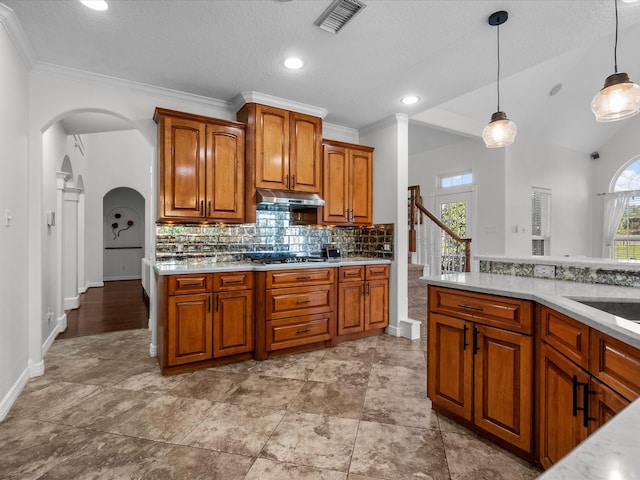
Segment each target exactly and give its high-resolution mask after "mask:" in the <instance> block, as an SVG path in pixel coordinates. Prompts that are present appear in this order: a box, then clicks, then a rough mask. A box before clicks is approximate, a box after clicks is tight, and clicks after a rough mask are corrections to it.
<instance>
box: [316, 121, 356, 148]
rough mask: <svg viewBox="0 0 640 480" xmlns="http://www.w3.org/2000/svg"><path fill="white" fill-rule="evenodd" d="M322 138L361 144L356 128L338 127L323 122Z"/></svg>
mask: <svg viewBox="0 0 640 480" xmlns="http://www.w3.org/2000/svg"><path fill="white" fill-rule="evenodd" d="M322 137H323V138H330V139H332V140H340V139H343V138H344V139H349V140H343V141H345V142H349V143H359V140H358V139H359V138H360V136H359V133H358V130H357V129H355V128H350V127H343V126H342V125H336V124H334V123H327V122H322Z"/></svg>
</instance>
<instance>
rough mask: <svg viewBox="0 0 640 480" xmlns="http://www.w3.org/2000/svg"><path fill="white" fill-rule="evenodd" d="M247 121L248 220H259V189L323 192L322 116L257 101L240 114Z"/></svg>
mask: <svg viewBox="0 0 640 480" xmlns="http://www.w3.org/2000/svg"><path fill="white" fill-rule="evenodd" d="M236 118H237V119H238V121H241V122H244V123H246V124H247V128H248V137H247V138H248V142H247V151H246V158H247V177H246V206H247V212H246V217H247V222H252V221H255V204H256V198H255V194H256V192H255V190H256V188H270V189H274V190H294V191H298V192H311V193H320V191H321V188H322V177H321V175H322V169H321V165H322V119H321V118H319V117H314V116H311V115H305V114H303V113H297V112H290V111H288V110H283V109H280V108H275V107H269V106H267V105H260V104H257V103H247V104H245V105H244V106H243V107H242V108H241V109H240V110H239V111H238V113H237V117H236Z"/></svg>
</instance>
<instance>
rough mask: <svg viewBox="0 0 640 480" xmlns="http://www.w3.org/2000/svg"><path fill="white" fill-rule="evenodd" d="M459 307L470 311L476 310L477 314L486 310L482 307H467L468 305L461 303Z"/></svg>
mask: <svg viewBox="0 0 640 480" xmlns="http://www.w3.org/2000/svg"><path fill="white" fill-rule="evenodd" d="M458 306H459V307H460V308H468V309H469V310H475V311H477V312H482V311H483V310H484V309H483V308H482V307H474V306H473V305H467V304H466V303H459V304H458Z"/></svg>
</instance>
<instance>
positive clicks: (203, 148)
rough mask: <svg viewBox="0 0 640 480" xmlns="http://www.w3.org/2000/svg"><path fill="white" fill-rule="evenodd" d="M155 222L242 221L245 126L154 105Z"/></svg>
mask: <svg viewBox="0 0 640 480" xmlns="http://www.w3.org/2000/svg"><path fill="white" fill-rule="evenodd" d="M153 119H154V120H155V122H156V123H157V124H158V152H159V162H158V164H159V189H158V200H159V205H158V221H160V222H163V221H172V222H175V221H185V222H193V221H198V222H202V221H223V222H242V221H243V220H244V144H245V126H244V125H242V124H240V123H236V122H229V121H226V120H219V119H214V118H208V117H201V116H198V115H190V114H187V113H182V112H176V111H173V110H166V109H162V108H156V111H155V115H154V117H153Z"/></svg>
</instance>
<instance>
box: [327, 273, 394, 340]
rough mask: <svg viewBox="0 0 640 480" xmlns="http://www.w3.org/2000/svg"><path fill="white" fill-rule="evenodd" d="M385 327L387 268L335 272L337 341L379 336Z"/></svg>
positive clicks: (387, 317)
mask: <svg viewBox="0 0 640 480" xmlns="http://www.w3.org/2000/svg"><path fill="white" fill-rule="evenodd" d="M388 325H389V265H356V266H346V267H340V268H339V270H338V331H337V334H338V337H339V339H340V340H345V339H348V338H357V337H361V336H364V335H371V334H374V333H382V331H383V330H384V328H386V327H387V326H388Z"/></svg>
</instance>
